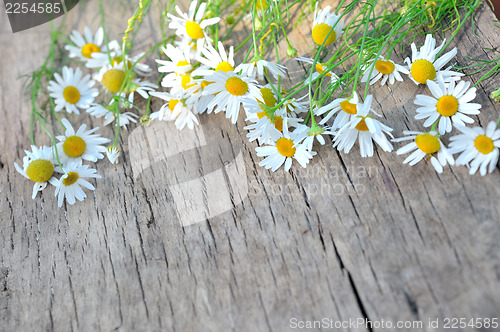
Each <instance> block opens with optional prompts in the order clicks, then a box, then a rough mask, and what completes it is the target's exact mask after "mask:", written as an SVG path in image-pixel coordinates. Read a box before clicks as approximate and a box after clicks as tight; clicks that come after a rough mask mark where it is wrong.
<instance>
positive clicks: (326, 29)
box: [312, 23, 337, 46]
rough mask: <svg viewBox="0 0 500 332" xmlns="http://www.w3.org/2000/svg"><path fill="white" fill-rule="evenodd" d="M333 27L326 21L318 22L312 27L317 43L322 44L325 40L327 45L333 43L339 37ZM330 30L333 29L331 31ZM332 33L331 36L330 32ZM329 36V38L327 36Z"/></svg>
mask: <svg viewBox="0 0 500 332" xmlns="http://www.w3.org/2000/svg"><path fill="white" fill-rule="evenodd" d="M332 29H333V28H332V27H331V26H329V25H328V24H326V23H320V24H316V25H315V26H314V27H313V29H312V37H313V40H314V42H315V43H316V44H318V45H322V44H323V42H325V44H324V45H325V46H328V45H331V44H333V42H334V41H335V39H337V34H336V33H335V31H333V30H332ZM330 30H331V31H332V32H331V33H330ZM329 33H330V36H328V34H329ZM326 36H328V38H326Z"/></svg>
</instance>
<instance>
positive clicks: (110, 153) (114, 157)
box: [106, 146, 121, 164]
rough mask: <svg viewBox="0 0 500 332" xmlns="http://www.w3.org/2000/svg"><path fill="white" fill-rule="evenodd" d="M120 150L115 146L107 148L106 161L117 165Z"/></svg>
mask: <svg viewBox="0 0 500 332" xmlns="http://www.w3.org/2000/svg"><path fill="white" fill-rule="evenodd" d="M120 152H121V151H120V149H118V148H117V147H116V146H108V148H107V149H106V157H108V160H109V162H110V163H112V164H117V163H118V158H119V157H120Z"/></svg>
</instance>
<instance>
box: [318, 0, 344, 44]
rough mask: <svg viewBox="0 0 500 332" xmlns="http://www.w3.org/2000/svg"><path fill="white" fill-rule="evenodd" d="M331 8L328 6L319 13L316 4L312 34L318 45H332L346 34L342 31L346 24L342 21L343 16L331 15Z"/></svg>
mask: <svg viewBox="0 0 500 332" xmlns="http://www.w3.org/2000/svg"><path fill="white" fill-rule="evenodd" d="M330 8H331V7H330V6H326V7H325V8H324V9H320V10H319V11H318V2H316V7H315V8H314V21H313V28H312V32H311V34H312V38H313V40H314V42H315V43H316V44H318V45H324V46H328V45H331V44H333V43H334V42H335V41H336V40H337V39H338V38H339V37H340V35H341V34H342V33H343V32H344V31H342V27H343V26H344V22H343V21H340V18H341V16H340V15H336V14H335V13H330Z"/></svg>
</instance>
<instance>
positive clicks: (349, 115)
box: [15, 0, 500, 206]
mask: <svg viewBox="0 0 500 332" xmlns="http://www.w3.org/2000/svg"><path fill="white" fill-rule="evenodd" d="M280 4H281V2H280V1H269V2H268V1H264V0H257V1H255V2H254V3H253V15H252V16H251V18H252V20H253V21H252V24H253V29H252V31H253V33H252V37H253V42H254V43H253V46H254V49H253V54H254V56H253V58H251V59H250V60H249V61H247V59H248V56H249V54H250V52H251V50H248V52H247V57H246V58H245V60H244V61H243V63H238V64H237V63H236V62H235V54H234V53H235V49H234V47H233V46H229V47H227V45H226V46H224V45H223V43H222V42H221V41H219V39H218V33H216V34H214V33H213V32H214V31H217V32H218V25H219V22H220V18H219V17H214V16H213V13H214V11H211V10H208V9H207V6H208V5H207V3H200V4H199V3H198V1H196V0H194V1H192V2H191V4H190V6H189V10H188V12H187V13H184V12H183V11H182V10H181V9H180V8H179V7H178V6H176V7H175V11H176V13H175V14H171V13H168V14H167V18H168V22H169V29H170V30H171V31H172V32H173V33H174V34H175V40H174V41H173V43H171V44H166V45H163V47H162V53H163V55H164V56H162V58H161V59H157V60H156V62H157V63H158V72H159V73H161V75H162V77H160V79H159V80H158V82H160V80H161V86H162V90H161V91H160V90H159V87H158V85H157V84H155V83H153V82H151V81H149V80H148V77H149V76H150V75H152V73H153V71H152V69H151V68H150V67H149V66H148V65H146V64H144V63H141V60H142V59H143V58H144V57H145V56H146V54H145V53H141V54H137V55H136V56H132V55H130V54H129V51H130V50H129V47H128V45H129V44H130V41H128V40H127V39H128V38H129V32H130V31H132V30H133V28H134V24H135V23H134V22H136V21H140V17H141V15H142V14H143V10H144V8H146V10H147V8H149V6H145V5H144V3H143V2H142V1H141V2H140V6H139V9H138V11H137V12H136V14H135V15H134V16H133V17H132V18H131V19H130V20H129V26H128V28H127V30H126V31H125V36H124V37H123V42H122V43H121V44H120V43H118V42H117V41H114V40H113V41H110V42H107V39H106V38H105V35H104V31H103V29H102V28H99V29H98V30H97V32H96V33H95V34H93V33H92V31H91V30H90V29H89V28H85V30H84V34H83V35H82V34H80V33H79V32H77V31H73V32H72V34H71V35H70V40H71V42H72V44H71V45H67V46H66V50H67V51H68V52H69V57H70V58H74V59H76V60H77V61H78V63H80V64H84V68H83V67H82V68H79V67H76V68H72V67H63V68H62V71H61V73H55V75H54V79H53V80H52V81H50V82H49V85H48V91H49V94H50V97H51V98H52V99H53V103H52V104H53V105H54V107H53V111H54V115H55V116H56V117H57V118H58V120H59V122H60V125H61V127H62V128H63V130H62V132H61V133H60V135H58V136H56V137H55V138H52V136H51V138H52V141H53V146H51V147H47V146H42V147H37V146H35V145H33V146H32V148H31V149H32V150H31V151H26V156H25V157H24V159H23V165H22V167H21V166H19V165H17V164H15V167H16V169H17V170H18V171H19V172H20V173H21V174H22V175H24V176H25V177H26V178H28V179H30V180H32V181H33V182H34V183H35V184H34V187H33V198H34V197H36V194H37V193H38V191H41V190H43V189H44V188H45V187H46V186H47V183H51V184H52V185H54V186H55V187H56V189H55V195H56V196H58V204H59V206H61V205H62V204H63V202H64V199H66V201H67V202H68V203H69V204H73V203H75V201H76V200H83V199H84V198H85V197H86V194H85V192H84V191H83V189H82V188H81V187H85V188H87V189H90V190H94V187H93V186H92V184H90V183H89V182H88V181H87V180H85V178H97V177H99V175H98V174H96V170H95V169H91V168H89V167H90V166H89V165H84V164H83V162H84V161H86V162H89V161H91V162H96V161H98V160H100V159H103V158H104V156H105V155H106V156H107V158H108V159H109V161H110V162H111V163H116V162H117V161H118V158H119V155H120V150H119V149H118V147H117V146H116V143H117V139H118V137H119V136H118V133H119V130H120V129H121V128H124V129H126V128H127V126H128V125H129V124H131V123H135V122H137V119H138V118H139V115H137V114H136V113H135V112H134V109H135V110H138V111H141V108H140V107H138V105H139V104H138V103H137V99H140V98H143V99H148V100H149V98H150V97H151V96H153V97H155V98H159V99H160V100H162V106H161V107H159V109H157V110H156V111H155V112H153V113H151V114H149V110H148V109H146V111H145V112H142V113H144V115H143V116H142V117H141V124H143V125H147V124H149V123H150V121H151V120H154V121H172V122H174V124H175V126H176V127H177V128H178V130H186V128H187V129H194V128H195V126H196V125H199V116H202V115H203V114H204V113H206V114H210V113H220V112H223V113H224V114H225V117H226V118H227V119H229V121H231V123H233V124H235V123H236V122H237V121H238V119H239V117H240V115H242V116H244V119H245V121H246V125H245V127H244V128H245V129H246V130H247V131H248V133H247V138H248V140H249V141H250V142H253V141H255V142H257V143H258V144H257V146H256V147H255V150H256V154H257V156H259V157H262V158H263V159H262V160H261V161H260V163H259V165H260V166H262V167H265V168H266V169H271V170H272V171H276V170H278V169H279V168H281V167H282V166H283V168H284V169H285V170H286V171H288V170H290V168H291V166H292V163H293V161H294V160H295V162H296V163H298V164H299V165H301V166H302V167H306V166H307V165H308V163H309V162H310V160H311V159H312V158H313V157H314V156H315V155H316V154H317V152H316V151H314V148H315V142H316V141H317V142H318V143H319V144H320V145H325V143H326V140H325V137H326V136H330V137H331V139H332V147H333V148H336V149H338V150H339V151H342V152H343V153H349V152H350V151H351V149H352V148H353V147H354V146H355V145H356V144H357V145H358V146H359V151H360V154H361V156H362V157H372V156H373V155H374V149H375V145H378V147H379V148H380V149H382V150H383V151H386V152H391V151H393V145H392V142H401V141H411V142H410V143H409V144H407V145H406V146H403V147H401V148H400V149H399V150H397V154H406V153H410V155H409V156H408V157H407V158H406V159H405V160H404V163H409V164H410V165H415V164H416V163H418V162H419V161H421V160H422V159H424V158H426V159H427V160H430V163H431V164H432V165H433V167H434V168H435V170H436V171H437V172H439V173H441V172H442V171H443V167H444V166H446V165H447V164H450V165H453V164H458V165H467V166H468V167H469V168H470V173H471V174H474V173H476V172H477V171H478V170H479V171H480V173H481V175H485V174H486V173H488V172H492V171H493V169H494V168H495V166H496V164H497V161H498V158H499V147H500V130H499V129H497V124H498V123H495V122H490V123H489V124H488V125H487V126H486V129H483V128H481V127H474V128H470V127H467V126H466V125H467V124H472V123H474V119H473V118H471V117H470V116H474V115H477V114H479V112H480V109H481V105H480V104H477V103H473V102H472V101H473V100H474V98H475V97H476V88H475V87H471V83H470V82H467V81H464V80H462V77H463V74H461V73H459V72H456V71H454V70H452V67H451V66H449V63H450V61H451V60H452V59H453V58H454V57H455V55H456V53H457V50H456V48H454V49H452V50H450V51H448V52H447V53H444V54H443V55H442V56H439V55H440V54H441V53H442V52H443V51H444V47H445V41H443V43H442V44H441V45H439V46H438V45H437V43H436V40H435V39H434V38H433V37H432V35H430V34H429V35H427V36H426V39H425V42H424V44H423V45H422V47H421V48H420V49H419V50H418V49H417V47H416V45H415V44H414V43H413V44H412V45H411V53H412V54H411V58H410V57H409V58H407V59H405V61H404V62H402V64H398V63H396V62H395V61H393V60H392V59H390V52H388V55H387V56H383V55H382V54H384V52H383V51H384V50H385V49H386V48H385V47H384V45H386V44H385V42H384V43H383V44H381V45H382V46H381V47H380V45H378V44H377V45H378V50H377V51H376V52H374V51H373V50H374V49H373V45H374V44H371V45H372V46H370V47H372V48H370V47H368V48H367V49H364V41H365V37H366V34H367V30H368V29H367V28H368V27H369V26H371V25H372V22H371V20H370V18H369V17H368V16H369V15H368V16H367V17H366V19H365V18H363V20H365V24H367V26H366V27H365V32H364V34H363V38H361V40H362V42H361V43H360V44H359V43H354V44H352V45H351V44H349V43H348V42H347V41H345V42H344V43H342V42H341V39H342V38H344V39H349V38H351V37H352V35H353V34H350V35H349V37H346V36H345V32H344V30H343V29H344V21H343V19H342V18H343V15H341V14H338V12H335V11H332V8H331V7H330V6H327V7H325V8H323V9H319V8H318V3H317V2H316V5H315V11H314V20H313V25H312V29H311V36H312V41H313V42H314V43H315V44H316V45H315V47H316V52H315V54H314V55H312V56H311V57H305V56H301V57H298V58H296V60H297V61H299V62H300V63H301V64H302V65H303V66H304V67H305V68H307V69H306V71H307V75H306V76H305V77H304V80H303V81H302V82H300V83H299V84H298V85H296V86H295V87H293V88H291V89H289V90H285V89H282V87H281V80H282V78H283V77H286V76H287V68H286V67H284V66H283V65H282V64H280V60H279V54H276V58H277V60H276V61H275V62H274V61H269V60H266V59H265V58H264V54H265V47H266V46H265V44H266V43H265V39H266V36H268V35H270V34H271V36H273V37H272V38H280V37H279V36H278V34H279V29H276V27H277V26H278V24H277V23H275V22H278V23H280V24H281V28H282V31H283V36H284V38H285V40H286V42H287V43H288V46H289V48H288V51H287V56H289V57H295V56H296V55H297V51H296V50H295V49H294V48H293V47H292V46H291V44H290V41H289V40H288V38H287V36H286V31H285V28H284V26H283V24H282V17H281V16H280V15H281V14H280V13H281V11H280V9H279V6H280ZM247 5H248V4H247ZM367 6H368V5H367ZM247 7H248V6H247ZM247 7H245V8H247ZM266 20H270V22H271V23H269V24H268V25H266V26H264V25H265V24H264V23H266V22H267V21H266ZM394 26H396V25H394ZM273 28H274V30H273ZM259 29H262V31H261V32H260V33H259V35H258V36H257V34H256V31H257V30H259ZM346 29H353V28H352V27H351V25H348V26H347V28H346ZM266 30H267V31H266ZM349 31H352V30H349ZM213 36H215V37H214V38H212V37H213ZM214 39H215V40H214ZM105 40H106V42H105ZM247 40H250V39H249V38H247ZM257 40H259V41H260V44H261V45H260V47H258V46H257ZM268 41H269V40H268ZM336 46H339V47H338V48H337V51H336V52H332V53H333V54H334V55H333V56H332V57H331V58H330V59H329V60H327V61H324V62H322V61H320V58H321V55H322V52H323V51H324V50H326V51H327V52H326V53H328V52H329V51H333V49H329V48H330V47H336ZM343 47H345V48H343ZM155 48H156V46H155ZM155 48H152V49H151V50H149V51H148V53H149V52H150V51H152V50H153V49H155ZM353 50H354V51H353ZM339 51H342V52H339ZM348 51H349V52H351V53H347V52H348ZM339 54H340V55H339ZM354 55H357V57H358V60H357V66H352V68H351V69H349V70H347V69H346V70H347V72H345V73H343V74H339V75H336V74H335V73H333V71H332V70H333V69H334V68H335V67H337V66H339V65H340V66H342V67H344V68H346V63H347V62H344V61H345V60H347V59H349V57H351V56H354ZM342 57H344V58H342ZM341 58H342V59H341ZM82 69H83V70H82ZM354 72H355V73H356V74H355V75H354V77H352V76H350V75H352V73H354ZM405 76H407V77H408V78H409V79H410V80H411V81H413V82H414V83H415V84H416V85H425V86H427V87H428V93H427V94H425V95H417V97H416V99H415V104H416V105H417V106H418V107H417V108H416V114H415V119H416V120H423V121H424V122H423V124H422V125H423V127H424V128H425V130H423V131H405V132H404V135H405V137H402V138H396V139H395V138H394V137H393V135H392V132H393V129H392V128H391V127H389V126H388V125H387V124H384V123H383V117H382V114H379V113H378V112H377V111H376V110H375V108H374V106H373V104H372V101H373V96H372V95H369V94H366V93H365V96H364V98H362V96H361V95H358V94H357V92H356V88H357V86H358V80H359V82H360V83H366V84H367V86H365V91H368V87H369V86H371V85H373V84H375V83H380V84H382V85H385V84H387V85H392V84H396V82H402V81H403V80H404V77H405ZM352 82H354V86H353V87H351V88H349V86H350V84H351V83H352ZM325 85H326V89H325ZM337 90H342V94H340V95H338V96H337V97H336V98H331V96H332V95H333V94H334V93H335V92H336V91H337ZM303 91H306V93H302V95H300V94H299V93H300V92H303ZM82 110H85V111H86V112H87V113H89V114H90V115H92V116H94V117H96V118H102V119H103V120H104V125H108V124H111V123H113V124H114V126H115V130H116V136H115V140H114V142H113V144H112V145H110V146H107V147H106V145H107V144H108V143H110V142H111V141H110V140H109V139H107V138H104V137H101V136H100V135H99V134H97V133H96V131H97V130H98V128H93V129H89V130H87V128H86V125H81V126H80V128H79V129H78V130H76V131H75V130H74V129H73V126H72V125H71V123H70V122H69V121H68V120H67V119H65V118H64V117H63V118H61V117H59V115H58V114H59V113H60V112H63V113H67V114H69V113H74V114H79V113H80V112H81V111H82ZM203 116H204V115H203ZM37 119H38V120H39V121H41V122H42V124H43V127H44V128H45V129H46V126H45V124H44V118H43V117H41V116H40V115H39V114H38V118H37ZM455 129H456V130H457V131H459V132H460V134H458V135H455V136H452V137H450V138H449V140H448V141H449V143H448V147H447V146H446V145H445V144H444V143H443V141H444V138H445V136H446V135H448V134H450V133H452V132H453V131H454V130H455ZM49 135H50V134H49ZM56 139H57V141H56ZM316 146H317V144H316ZM454 154H459V156H458V157H457V158H456V160H455V158H454V157H453V155H454ZM55 173H59V174H61V176H56V175H55Z"/></svg>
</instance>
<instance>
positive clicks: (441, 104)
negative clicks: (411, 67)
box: [415, 77, 481, 135]
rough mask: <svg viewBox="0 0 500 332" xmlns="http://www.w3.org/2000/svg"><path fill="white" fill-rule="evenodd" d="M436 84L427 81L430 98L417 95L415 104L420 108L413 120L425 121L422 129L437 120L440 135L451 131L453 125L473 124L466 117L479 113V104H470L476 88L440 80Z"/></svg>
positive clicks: (461, 82)
mask: <svg viewBox="0 0 500 332" xmlns="http://www.w3.org/2000/svg"><path fill="white" fill-rule="evenodd" d="M437 81H438V83H435V82H433V81H428V82H427V86H428V87H429V90H430V91H431V93H432V95H433V96H432V97H430V96H426V95H417V98H416V99H415V104H416V105H419V106H422V107H419V108H417V114H416V115H415V119H417V120H418V119H427V120H425V122H424V127H429V126H432V125H433V124H434V123H435V122H436V121H438V120H439V124H438V129H439V133H440V134H441V135H444V134H445V133H448V132H450V131H451V130H452V126H451V124H452V122H453V125H457V124H458V125H464V122H465V123H473V122H474V120H473V119H471V118H470V117H469V116H468V115H477V114H479V113H480V111H479V109H480V108H481V105H480V104H476V103H470V101H471V100H473V99H474V98H475V97H476V88H475V87H472V88H470V89H469V87H470V82H465V81H460V82H459V83H458V84H457V85H455V82H454V81H452V82H450V83H448V84H445V83H444V81H443V79H442V78H440V77H439V78H438V80H437Z"/></svg>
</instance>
